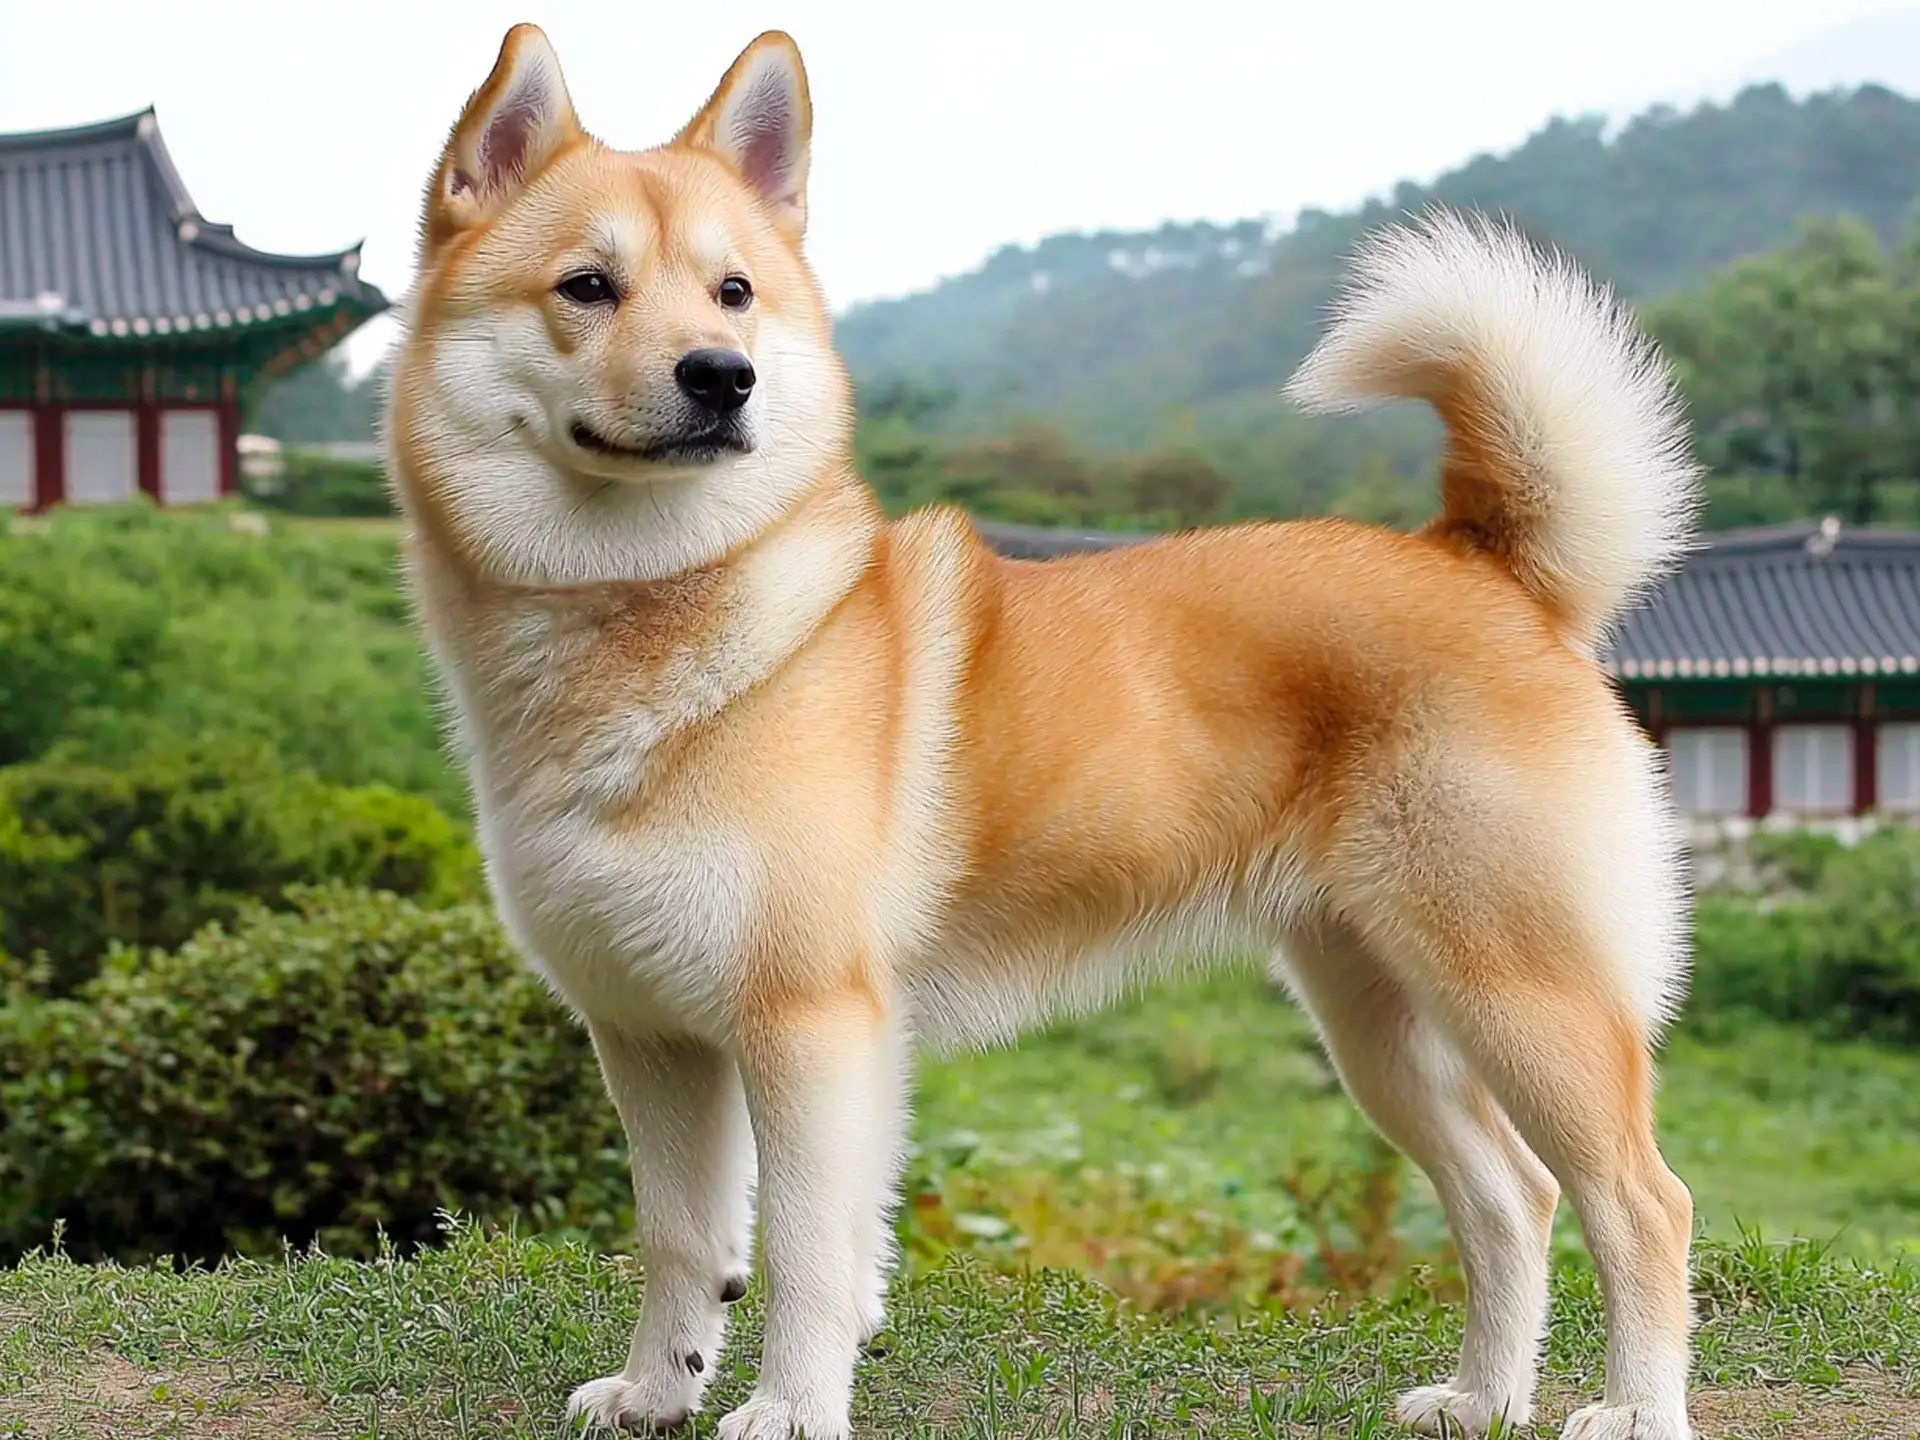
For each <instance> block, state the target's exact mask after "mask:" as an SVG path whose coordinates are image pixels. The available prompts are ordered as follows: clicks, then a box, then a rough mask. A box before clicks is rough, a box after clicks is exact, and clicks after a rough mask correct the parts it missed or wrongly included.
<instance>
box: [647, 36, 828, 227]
mask: <svg viewBox="0 0 1920 1440" xmlns="http://www.w3.org/2000/svg"><path fill="white" fill-rule="evenodd" d="M812 138H813V102H812V100H811V99H810V98H809V96H808V94H807V69H806V66H804V65H803V64H801V63H800V47H799V46H797V45H795V44H794V43H793V39H792V37H790V36H788V35H787V34H785V33H784V32H782V31H779V30H769V31H767V33H766V34H764V35H762V36H761V37H760V38H759V39H757V40H755V41H754V42H753V43H752V44H751V45H749V46H747V48H746V49H745V50H742V51H741V52H740V58H739V59H737V60H735V61H734V62H733V64H732V65H731V66H730V67H729V68H728V70H727V73H726V75H725V76H723V77H722V78H721V81H720V84H719V87H718V88H717V89H715V90H714V92H713V96H712V98H711V99H709V100H708V101H707V103H706V104H705V105H704V106H703V107H702V108H701V110H700V113H699V114H698V115H696V116H694V117H693V119H691V120H689V121H688V122H687V124H686V126H685V127H684V128H683V129H682V130H681V131H680V133H679V134H678V135H676V136H674V139H673V143H674V144H676V145H684V146H690V147H692V148H694V149H698V150H707V151H710V152H712V153H713V154H715V155H718V156H719V157H720V158H721V159H722V160H724V161H726V162H727V164H729V165H730V166H732V167H733V168H734V169H735V170H736V171H738V172H739V175H740V178H741V179H743V180H745V181H746V182H747V185H748V187H749V188H750V189H751V190H752V191H753V192H754V194H756V195H758V196H759V197H760V201H761V203H762V204H764V205H765V206H766V207H767V209H768V210H769V211H770V212H771V213H772V215H773V218H774V221H775V222H776V223H777V224H778V225H779V226H780V228H781V229H782V230H784V231H785V232H786V233H787V234H788V235H789V236H791V237H792V238H794V239H796V240H797V239H799V238H800V236H801V235H802V234H804V233H805V232H806V228H807V157H808V147H809V144H810V142H811V141H812Z"/></svg>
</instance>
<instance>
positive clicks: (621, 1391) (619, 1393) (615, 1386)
mask: <svg viewBox="0 0 1920 1440" xmlns="http://www.w3.org/2000/svg"><path fill="white" fill-rule="evenodd" d="M705 1388H706V1386H705V1385H704V1383H703V1382H702V1381H701V1380H700V1379H699V1378H698V1377H695V1376H693V1375H681V1376H677V1377H675V1376H664V1375H663V1376H655V1377H649V1378H646V1379H641V1380H629V1379H628V1378H627V1377H626V1376H624V1375H608V1376H605V1377H604V1378H602V1379H599V1380H589V1381H588V1382H587V1383H586V1384H584V1385H582V1386H581V1387H580V1388H579V1389H578V1390H575V1391H574V1392H573V1394H572V1395H571V1396H569V1397H568V1399H567V1418H568V1419H569V1420H575V1421H578V1420H585V1421H586V1422H587V1429H588V1433H592V1430H593V1428H594V1427H595V1426H598V1427H600V1428H602V1429H606V1430H629V1429H637V1430H640V1431H641V1432H642V1433H645V1432H647V1431H656V1432H657V1431H662V1430H674V1429H678V1428H679V1427H680V1426H682V1425H684V1424H686V1423H687V1420H688V1418H689V1417H690V1416H691V1415H692V1414H693V1413H694V1411H696V1410H698V1409H699V1408H700V1395H701V1392H702V1391H703V1390H705Z"/></svg>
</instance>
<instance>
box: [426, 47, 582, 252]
mask: <svg viewBox="0 0 1920 1440" xmlns="http://www.w3.org/2000/svg"><path fill="white" fill-rule="evenodd" d="M580 133H581V132H580V122H579V121H578V120H577V119H575V117H574V113H573V101H572V99H570V98H569V97H568V95H567V83H566V81H565V80H564V79H562V78H561V74H560V58H559V57H558V56H557V55H555V54H554V53H553V46H552V45H551V44H549V43H548V41H547V37H546V35H545V33H544V32H543V31H542V30H541V29H540V27H539V26H537V25H516V26H514V27H513V28H512V29H511V30H509V31H508V32H507V38H506V39H505V40H504V41H502V42H501V45H500V58H499V59H497V60H496V61H494V64H493V73H492V74H490V75H488V76H487V79H486V83H485V84H483V85H482V86H481V87H480V88H479V89H478V90H476V91H474V92H473V94H472V95H471V96H469V97H468V99H467V108H466V109H465V110H463V111H462V112H461V114H460V119H459V121H458V122H457V123H456V124H455V125H454V127H453V133H452V135H451V136H450V137H448V140H447V148H446V150H445V152H444V153H443V154H442V156H441V159H440V166H439V168H438V169H437V170H436V171H435V172H434V178H433V182H432V190H431V191H430V192H429V194H428V195H427V214H426V238H427V247H428V249H429V250H432V249H433V248H434V247H435V246H436V245H437V244H438V243H439V242H440V241H442V240H445V239H447V238H448V237H449V236H451V235H452V234H454V233H455V232H457V231H459V230H463V229H465V228H467V227H468V226H470V225H474V224H477V223H479V222H481V221H483V220H486V219H488V218H489V217H491V216H493V215H495V214H497V213H499V210H500V207H501V206H502V205H504V204H505V203H506V201H507V200H509V199H510V198H512V196H513V195H514V194H515V193H516V192H517V191H518V190H519V189H520V187H521V186H522V185H524V184H525V183H526V182H527V180H528V179H530V178H531V177H532V176H533V174H534V173H535V172H536V171H538V170H539V168H540V167H541V166H542V165H544V164H546V162H547V161H548V160H550V159H552V158H553V156H554V155H555V154H556V153H558V152H559V151H560V150H561V149H562V148H563V147H565V146H566V145H568V144H570V143H571V142H573V141H574V140H577V139H579V138H580Z"/></svg>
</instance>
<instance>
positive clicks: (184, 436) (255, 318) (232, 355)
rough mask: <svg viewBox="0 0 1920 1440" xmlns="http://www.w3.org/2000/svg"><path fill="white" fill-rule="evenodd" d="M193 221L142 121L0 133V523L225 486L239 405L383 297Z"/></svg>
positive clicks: (152, 125)
mask: <svg viewBox="0 0 1920 1440" xmlns="http://www.w3.org/2000/svg"><path fill="white" fill-rule="evenodd" d="M359 265H360V250H359V247H358V246H355V247H354V248H353V249H350V250H344V251H341V252H339V253H337V254H329V255H275V254H270V253H268V252H267V251H264V250H256V249H254V248H253V247H252V246H250V245H247V244H245V243H243V242H242V241H240V240H238V239H236V238H235V237H234V233H233V228H232V227H231V226H229V225H222V224H217V223H215V222H214V221H211V220H208V219H207V218H206V217H205V216H203V215H202V214H201V213H200V211H199V208H198V207H197V206H196V205H195V204H194V203H193V199H192V197H191V196H189V195H188V193H187V189H186V186H185V185H183V184H182V183H181V180H180V175H179V172H178V171H176V170H175V169H174V166H173V161H172V159H171V158H170V157H169V156H168V154H167V147H166V145H165V144H164V143H163V142H162V140H161V138H160V130H159V126H158V124H157V123H156V121H155V119H154V115H153V112H152V111H151V110H145V111H142V112H141V113H139V114H137V115H129V116H126V117H125V118H123V119H119V120H109V121H105V122H103V123H101V124H98V125H86V126H82V127H80V128H78V129H72V130H45V131H38V132H34V133H28V134H8V135H0V509H10V508H20V509H27V510H37V509H43V508H45V507H46V506H49V505H55V504H62V503H65V504H72V505H83V504H105V503H111V502H113V501H116V500H122V499H126V498H129V497H130V496H132V495H133V494H135V493H136V492H145V493H146V494H148V495H150V496H152V497H153V498H154V499H155V500H157V501H161V502H163V503H170V504H179V503H183V502H192V501H199V500H210V499H214V498H216V497H218V496H220V495H223V494H226V493H228V492H230V491H232V490H233V489H234V485H235V478H236V468H237V467H236V455H237V448H236V441H237V439H238V437H239V434H240V417H241V413H242V410H243V407H244V406H245V405H246V403H247V402H248V401H249V399H250V398H251V397H252V394H253V393H254V391H255V388H256V387H257V386H258V385H259V384H261V383H262V382H263V381H266V380H269V379H271V378H272V377H273V376H275V375H278V374H280V373H282V372H284V371H286V370H288V369H290V368H291V367H293V366H295V365H298V364H300V363H301V362H302V361H304V360H309V359H312V358H315V357H317V356H319V355H321V354H322V353H324V352H325V351H326V350H328V349H329V348H331V347H332V346H333V345H335V344H336V343H338V342H339V340H340V339H341V338H342V337H343V336H345V335H346V334H347V333H348V332H349V331H350V330H352V329H353V328H354V327H355V326H357V325H359V324H360V323H361V322H362V321H364V320H366V319H368V318H369V317H370V316H373V315H376V314H378V313H379V312H380V311H382V310H384V309H386V308H387V301H386V298H385V297H384V296H383V295H381V293H380V292H379V291H378V290H377V289H375V288H374V287H373V286H371V285H369V284H367V283H366V282H365V281H363V280H361V279H360V278H359V274H358V272H359Z"/></svg>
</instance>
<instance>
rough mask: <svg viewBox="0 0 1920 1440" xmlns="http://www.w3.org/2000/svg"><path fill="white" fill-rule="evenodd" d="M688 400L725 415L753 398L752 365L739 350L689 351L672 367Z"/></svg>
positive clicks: (674, 376)
mask: <svg viewBox="0 0 1920 1440" xmlns="http://www.w3.org/2000/svg"><path fill="white" fill-rule="evenodd" d="M673 378H674V379H676V380H678V381H679V382H680V388H681V389H682V390H684V391H686V392H687V395H688V398H690V399H692V400H695V401H697V402H699V403H700V404H702V405H704V406H706V407H707V409H709V410H712V411H715V412H716V413H718V414H721V415H724V414H726V413H727V412H728V411H729V410H738V409H739V408H740V407H741V406H742V405H744V404H746V403H747V397H748V396H749V395H751V394H753V362H752V361H751V360H749V359H747V357H746V356H744V355H742V354H741V353H740V352H739V351H738V350H718V349H706V350H689V351H688V352H687V353H686V354H684V355H682V356H681V357H680V363H679V364H678V365H676V366H674V367H673Z"/></svg>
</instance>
